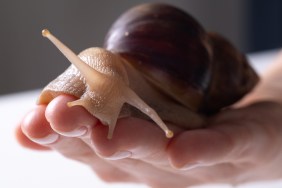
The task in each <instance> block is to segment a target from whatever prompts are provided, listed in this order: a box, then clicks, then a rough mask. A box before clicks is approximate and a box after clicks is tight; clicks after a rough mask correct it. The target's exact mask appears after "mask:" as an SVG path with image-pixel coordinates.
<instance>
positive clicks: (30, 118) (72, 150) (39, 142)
mask: <svg viewBox="0 0 282 188" xmlns="http://www.w3.org/2000/svg"><path fill="white" fill-rule="evenodd" d="M45 110H46V107H45V106H37V107H35V108H34V109H33V110H31V111H30V112H29V113H28V114H27V115H26V116H25V117H24V118H23V120H22V122H21V123H20V125H21V129H20V130H23V132H20V134H22V135H20V136H23V137H24V139H25V142H28V143H33V145H35V146H36V147H42V148H52V149H54V150H57V151H58V152H59V153H61V154H63V155H64V156H65V157H67V158H70V159H73V160H77V161H80V162H83V163H85V164H87V165H89V166H91V167H92V168H93V169H94V171H95V173H97V175H98V176H99V177H100V178H101V179H103V180H104V181H108V182H119V181H136V179H135V178H134V177H133V176H131V175H129V174H127V173H125V172H123V171H121V170H120V169H118V168H116V167H114V166H112V165H111V164H109V163H107V162H105V161H104V160H102V159H100V158H99V157H97V156H96V155H95V153H94V152H93V150H92V149H91V148H90V147H89V146H88V145H87V144H85V143H84V142H83V141H81V140H80V139H79V138H68V137H64V136H61V135H59V134H57V133H56V132H55V131H53V129H52V128H51V127H50V124H49V122H48V121H47V119H46V118H45ZM50 135H57V136H50ZM54 138H56V139H54ZM70 146H71V147H70ZM32 147H33V146H32ZM117 175H118V176H117ZM122 177H123V178H122Z"/></svg>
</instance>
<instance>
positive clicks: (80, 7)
mask: <svg viewBox="0 0 282 188" xmlns="http://www.w3.org/2000/svg"><path fill="white" fill-rule="evenodd" d="M145 2H165V3H169V4H173V5H175V6H177V7H180V8H182V9H184V10H186V11H187V12H189V13H190V14H192V15H193V16H194V17H195V18H196V19H197V20H198V21H199V22H200V23H201V24H202V25H203V26H204V28H205V29H206V30H208V31H215V32H218V33H221V34H222V35H223V36H225V37H227V38H228V39H229V40H231V41H232V42H233V43H234V44H235V46H237V47H238V48H239V49H240V50H241V51H242V52H244V53H251V52H259V51H265V50H269V49H276V48H279V47H280V46H281V44H282V15H281V14H282V1H279V0H268V1H265V0H164V1H148V0H143V1H141V0H119V1H110V0H103V1H96V0H76V1H74V0H60V1H51V0H50V1H42V0H26V1H14V0H10V1H8V0H2V1H1V2H0V24H1V26H0V86H1V87H0V94H7V93H12V92H18V91H23V90H30V89H35V88H41V87H43V86H44V85H46V84H47V83H48V82H49V81H50V80H52V79H53V78H55V77H56V76H57V75H58V74H59V73H61V72H62V71H63V70H64V69H65V68H66V67H68V66H69V63H68V62H67V60H66V59H65V58H64V57H63V56H62V55H61V54H60V53H59V52H58V50H57V49H56V48H55V47H54V46H53V45H51V43H50V42H49V41H47V40H46V39H44V38H43V37H42V36H41V30H42V29H43V28H49V29H50V30H51V31H52V32H53V33H54V34H55V35H56V36H57V37H58V38H60V39H61V40H62V41H64V42H65V43H66V44H67V45H68V46H69V47H70V48H71V49H73V50H74V51H75V52H76V53H79V52H80V51H82V50H83V49H86V48H88V47H94V46H97V47H98V46H102V44H103V39H104V36H105V34H106V33H107V31H108V29H109V27H110V26H111V24H112V23H113V22H114V21H115V20H116V18H117V17H118V16H119V15H120V14H121V13H122V12H124V11H125V10H127V9H128V8H130V7H132V6H134V5H137V4H140V3H145Z"/></svg>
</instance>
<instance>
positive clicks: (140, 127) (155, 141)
mask: <svg viewBox="0 0 282 188" xmlns="http://www.w3.org/2000/svg"><path fill="white" fill-rule="evenodd" d="M107 133H108V127H107V126H104V125H102V124H98V125H97V126H95V127H94V128H93V131H92V144H93V147H94V149H95V150H96V152H97V153H98V154H99V155H101V156H103V157H104V158H107V159H109V160H117V159H123V158H127V157H129V158H134V159H140V160H143V161H146V162H150V163H155V164H162V163H164V164H166V163H167V156H166V147H167V144H168V142H169V139H168V138H166V137H165V135H164V133H163V131H162V130H161V129H160V128H159V127H157V126H155V124H153V123H151V122H148V121H146V120H141V119H137V118H123V119H120V120H119V121H118V123H117V126H116V129H115V132H114V136H113V138H112V139H107Z"/></svg>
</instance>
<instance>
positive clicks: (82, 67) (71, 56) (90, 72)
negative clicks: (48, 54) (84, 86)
mask: <svg viewBox="0 0 282 188" xmlns="http://www.w3.org/2000/svg"><path fill="white" fill-rule="evenodd" d="M42 36H43V37H46V38H48V39H49V40H50V41H51V42H52V43H53V44H54V45H55V46H56V47H57V48H58V49H59V50H60V51H61V52H62V53H63V55H64V56H65V57H66V58H67V59H68V60H69V61H70V62H71V63H72V64H73V65H74V66H75V67H76V68H77V69H78V70H79V71H80V72H81V74H82V75H83V76H84V78H85V79H86V81H87V82H88V83H91V82H92V81H93V78H97V79H99V78H101V77H103V75H102V74H101V73H100V72H98V71H96V70H95V69H93V68H92V67H90V66H89V65H88V64H86V63H85V62H83V61H82V60H81V59H80V58H79V57H78V56H77V55H76V54H75V53H74V52H73V51H72V50H71V49H69V48H68V47H67V46H66V45H64V44H63V43H62V42H61V41H60V40H58V39H57V38H56V37H55V36H54V35H52V33H51V32H50V31H49V30H48V29H43V30H42Z"/></svg>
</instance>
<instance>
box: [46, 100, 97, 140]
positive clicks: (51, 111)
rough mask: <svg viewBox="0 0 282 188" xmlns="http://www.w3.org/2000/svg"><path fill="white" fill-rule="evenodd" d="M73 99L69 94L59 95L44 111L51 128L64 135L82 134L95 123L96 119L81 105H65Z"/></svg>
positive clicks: (77, 135) (78, 135) (76, 135)
mask: <svg viewBox="0 0 282 188" xmlns="http://www.w3.org/2000/svg"><path fill="white" fill-rule="evenodd" d="M75 99H76V98H75V97H73V96H70V95H60V96H58V97H56V98H55V99H53V100H52V101H51V102H50V103H49V105H48V106H47V109H46V112H45V116H46V118H47V120H48V121H49V122H50V124H51V127H52V129H53V130H54V131H55V132H57V133H58V134H61V135H63V136H66V137H80V136H84V135H85V134H86V133H87V131H89V130H90V129H91V127H92V126H93V125H95V124H96V123H97V119H96V118H95V117H93V116H92V115H91V114H90V113H88V112H87V111H86V110H85V109H84V108H83V107H81V106H73V107H68V106H67V104H68V103H69V102H71V101H74V100H75Z"/></svg>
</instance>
